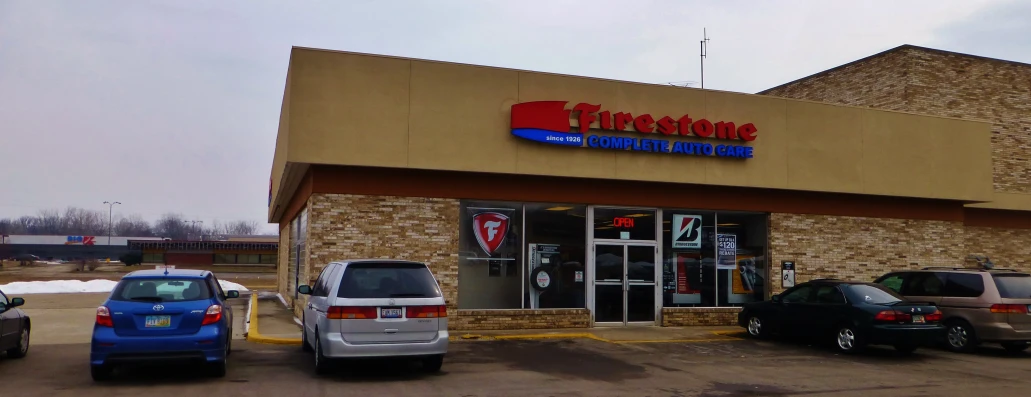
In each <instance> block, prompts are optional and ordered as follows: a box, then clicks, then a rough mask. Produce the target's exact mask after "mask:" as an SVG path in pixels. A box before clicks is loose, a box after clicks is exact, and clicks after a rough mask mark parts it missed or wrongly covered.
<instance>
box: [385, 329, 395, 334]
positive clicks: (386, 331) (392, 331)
mask: <svg viewBox="0 0 1031 397" xmlns="http://www.w3.org/2000/svg"><path fill="white" fill-rule="evenodd" d="M383 333H386V334H396V333H397V330H396V329H385V330H383Z"/></svg>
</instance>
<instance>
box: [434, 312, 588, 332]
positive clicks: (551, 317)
mask: <svg viewBox="0 0 1031 397" xmlns="http://www.w3.org/2000/svg"><path fill="white" fill-rule="evenodd" d="M456 314H457V315H455V316H451V315H450V314H449V318H448V326H449V327H450V328H452V329H458V330H499V329H556V328H589V327H590V326H591V312H590V311H589V310H587V309H537V310H523V309H518V310H459V311H458V313H456Z"/></svg>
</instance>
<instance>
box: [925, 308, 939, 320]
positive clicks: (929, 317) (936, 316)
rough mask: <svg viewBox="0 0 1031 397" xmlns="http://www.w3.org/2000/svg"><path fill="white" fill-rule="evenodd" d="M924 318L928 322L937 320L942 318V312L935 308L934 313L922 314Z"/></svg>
mask: <svg viewBox="0 0 1031 397" xmlns="http://www.w3.org/2000/svg"><path fill="white" fill-rule="evenodd" d="M924 320H925V321H927V322H929V323H936V322H939V321H941V320H942V312H941V311H940V310H935V311H934V313H931V314H928V315H926V316H924Z"/></svg>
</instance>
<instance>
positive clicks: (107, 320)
mask: <svg viewBox="0 0 1031 397" xmlns="http://www.w3.org/2000/svg"><path fill="white" fill-rule="evenodd" d="M97 325H99V326H101V327H114V326H115V322H114V321H112V320H111V310H110V309H108V308H107V306H101V307H98V308H97Z"/></svg>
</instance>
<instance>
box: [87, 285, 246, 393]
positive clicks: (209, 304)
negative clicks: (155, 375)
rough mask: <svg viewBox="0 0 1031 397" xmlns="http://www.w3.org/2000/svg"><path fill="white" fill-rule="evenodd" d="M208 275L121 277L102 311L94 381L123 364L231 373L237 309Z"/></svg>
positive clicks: (92, 353) (95, 339)
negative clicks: (168, 364)
mask: <svg viewBox="0 0 1031 397" xmlns="http://www.w3.org/2000/svg"><path fill="white" fill-rule="evenodd" d="M239 296H240V293H239V292H238V291H223V290H222V287H221V286H220V285H219V283H218V279H217V278H215V275H214V274H213V273H211V272H209V271H201V270H185V269H162V270H139V271H135V272H132V273H129V274H127V275H125V276H124V277H122V280H121V281H119V282H118V284H117V285H115V287H114V289H113V290H112V291H111V295H110V296H108V298H107V300H106V301H104V304H103V305H102V306H100V307H98V308H97V319H96V323H95V324H94V326H93V341H92V345H91V347H90V373H91V375H92V376H93V379H94V380H95V381H105V380H109V379H110V378H111V377H112V374H113V370H114V368H115V367H116V366H118V365H121V364H134V363H139V362H155V361H192V362H197V363H201V364H206V365H207V366H208V367H209V369H210V372H211V374H212V375H213V376H216V377H222V376H225V373H226V360H227V358H228V356H229V353H230V351H231V349H232V347H231V346H232V338H233V310H232V307H231V306H230V304H229V299H233V298H238V297H239Z"/></svg>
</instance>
